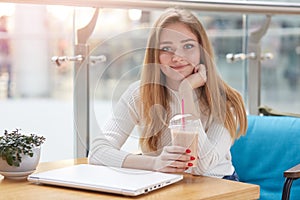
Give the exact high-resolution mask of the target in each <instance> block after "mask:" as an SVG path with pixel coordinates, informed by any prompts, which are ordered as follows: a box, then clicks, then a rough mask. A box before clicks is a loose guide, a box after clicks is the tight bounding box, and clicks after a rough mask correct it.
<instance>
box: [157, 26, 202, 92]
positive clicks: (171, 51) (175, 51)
mask: <svg viewBox="0 0 300 200" xmlns="http://www.w3.org/2000/svg"><path fill="white" fill-rule="evenodd" d="M159 48H160V53H159V61H160V64H161V67H160V68H161V70H162V72H163V73H164V74H165V75H166V80H167V84H171V83H176V82H177V84H178V82H179V83H180V82H181V81H182V80H183V79H184V78H186V77H188V76H189V75H190V74H192V73H193V72H194V68H195V66H196V65H198V64H199V62H200V44H199V43H198V39H197V37H196V35H194V34H193V33H192V32H191V31H190V29H189V28H188V27H187V26H186V25H185V24H183V23H180V22H177V23H174V24H170V25H168V26H166V28H165V29H163V30H162V32H161V35H160V42H159ZM169 86H171V85H169Z"/></svg>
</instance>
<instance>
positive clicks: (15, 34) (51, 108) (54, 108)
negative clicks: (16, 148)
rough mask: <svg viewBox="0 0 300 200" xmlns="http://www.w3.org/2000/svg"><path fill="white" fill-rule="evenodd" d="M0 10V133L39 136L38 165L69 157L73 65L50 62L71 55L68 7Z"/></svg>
mask: <svg viewBox="0 0 300 200" xmlns="http://www.w3.org/2000/svg"><path fill="white" fill-rule="evenodd" d="M0 7H1V9H0V17H1V25H2V27H1V29H0V34H1V35H0V50H1V65H0V66H1V75H0V96H1V97H0V110H1V115H0V121H1V133H0V134H1V135H2V133H3V132H4V130H8V131H12V130H14V129H16V128H18V129H21V131H22V132H23V133H35V134H39V135H43V136H44V137H46V141H45V143H44V144H43V146H42V154H41V161H51V160H58V159H70V158H73V103H72V94H73V82H72V80H73V67H72V65H73V64H72V63H61V65H60V66H59V67H57V66H56V65H55V64H54V63H52V62H51V57H52V56H54V55H59V56H62V55H72V54H73V53H72V52H73V27H72V21H73V20H72V17H73V9H72V8H64V7H50V6H35V5H29V4H27V5H22V4H17V5H16V4H5V3H1V4H0ZM4 18H5V19H6V28H7V31H5V28H4V24H3V23H4V22H3V21H2V20H4ZM6 42H7V43H6ZM7 49H9V53H7V52H8V50H7ZM4 61H7V63H6V64H7V65H5V64H4ZM7 66H8V67H7ZM62 152H63V153H62Z"/></svg>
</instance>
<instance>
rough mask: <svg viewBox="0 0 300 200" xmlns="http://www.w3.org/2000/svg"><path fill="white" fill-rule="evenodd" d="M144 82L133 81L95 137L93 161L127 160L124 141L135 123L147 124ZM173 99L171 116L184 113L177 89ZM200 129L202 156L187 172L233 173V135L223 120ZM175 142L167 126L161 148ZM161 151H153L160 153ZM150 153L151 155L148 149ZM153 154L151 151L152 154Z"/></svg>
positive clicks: (119, 164)
mask: <svg viewBox="0 0 300 200" xmlns="http://www.w3.org/2000/svg"><path fill="white" fill-rule="evenodd" d="M139 87H140V82H139V81H138V82H135V83H133V84H132V85H131V86H130V87H129V88H128V89H127V91H125V93H124V94H123V95H122V97H121V98H120V100H119V102H118V103H117V104H116V106H115V108H114V112H113V113H112V116H111V117H110V118H109V120H108V121H106V123H105V124H104V126H103V127H102V133H99V135H98V136H97V137H96V138H95V139H94V140H93V142H92V145H91V149H90V153H89V163H91V164H97V165H106V166H115V167H122V164H123V161H124V159H125V158H126V156H128V155H129V154H130V152H125V151H122V150H120V149H121V147H122V145H123V144H124V143H125V142H126V140H127V138H128V137H129V136H130V134H131V133H132V130H133V128H134V127H135V126H139V127H140V128H142V127H143V122H142V121H141V119H142V116H141V111H140V100H141V98H140V89H139ZM170 93H171V96H172V99H173V100H172V101H171V102H170V108H171V109H170V110H171V112H172V113H171V114H172V115H171V116H174V115H176V114H179V113H180V108H181V101H179V94H178V92H177V91H170ZM201 122H202V126H203V127H205V126H206V122H207V119H206V118H205V117H201ZM206 129H207V131H206V132H205V131H204V129H203V128H202V130H201V131H200V132H199V137H198V158H199V159H198V160H197V164H196V166H195V167H193V168H190V169H188V170H187V171H186V172H188V173H192V174H195V175H204V176H213V177H218V178H222V177H223V176H226V175H232V174H233V172H234V167H233V165H232V162H231V153H230V147H231V145H232V138H231V136H230V133H229V131H228V130H227V129H226V128H225V127H224V125H223V124H217V123H215V122H212V124H211V125H210V126H209V127H208V128H206ZM166 145H171V133H170V131H169V129H166V130H165V131H164V132H163V134H162V137H161V142H160V144H159V146H158V149H162V147H164V146H166ZM159 153H160V151H157V152H153V153H152V155H153V156H156V155H159ZM147 155H149V154H148V153H147ZM150 155H151V154H150Z"/></svg>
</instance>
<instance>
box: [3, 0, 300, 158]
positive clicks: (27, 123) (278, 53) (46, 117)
mask: <svg viewBox="0 0 300 200" xmlns="http://www.w3.org/2000/svg"><path fill="white" fill-rule="evenodd" d="M270 2H274V1H270ZM286 2H296V3H300V2H299V0H297V1H286ZM94 11H95V9H94V8H86V7H70V6H49V5H48V6H46V5H30V4H26V5H25V4H12V3H0V113H1V115H0V124H1V126H0V128H1V130H0V131H1V132H2V133H4V130H14V129H15V128H20V129H21V130H22V131H23V132H30V133H31V132H32V133H37V134H40V135H44V136H45V137H46V138H47V139H46V143H45V144H44V146H43V149H42V157H41V161H52V160H60V159H67V158H73V157H74V144H73V143H74V101H73V100H74V99H73V95H74V78H76V77H74V62H61V63H60V65H59V66H58V65H57V64H56V63H54V62H52V61H51V58H52V57H53V56H73V55H74V44H75V43H76V30H78V29H79V28H82V27H84V26H85V25H86V24H88V23H89V21H90V20H91V18H92V16H93V14H94ZM160 12H161V10H154V9H147V8H145V9H143V10H138V9H109V8H104V9H101V10H100V13H99V16H98V21H97V24H96V27H95V30H94V32H93V34H92V35H91V37H90V38H89V40H88V42H87V43H88V44H89V45H90V49H91V55H94V56H98V55H105V57H106V59H107V60H106V62H103V63H91V65H90V95H91V96H90V98H91V101H92V102H91V104H92V109H93V111H92V112H93V113H94V114H95V119H94V120H91V121H90V124H91V127H95V126H97V127H98V126H99V127H101V125H102V124H103V122H104V121H105V120H106V119H107V117H108V116H109V114H110V113H111V110H112V109H113V106H114V103H115V102H116V101H117V100H118V99H119V97H120V95H121V94H122V93H123V92H124V91H125V89H126V88H127V87H128V85H129V84H130V83H133V82H134V81H136V80H138V79H139V73H140V68H141V64H142V61H143V55H144V47H145V45H146V41H147V36H148V34H147V33H148V28H149V27H151V25H152V23H153V22H154V20H155V19H156V18H157V17H158V16H159V14H160ZM194 13H196V14H197V15H198V17H199V19H200V20H201V22H202V23H203V24H204V26H205V28H206V30H207V33H208V35H209V38H210V40H211V42H212V44H213V47H214V50H215V56H216V65H217V67H218V70H219V72H220V74H221V76H222V77H223V78H224V80H225V81H227V83H228V84H230V85H231V86H232V87H234V88H236V89H237V90H238V91H239V92H240V93H241V94H242V95H243V97H244V99H245V102H246V104H248V103H249V102H248V99H247V87H251V85H249V86H247V77H248V75H247V73H248V71H247V62H245V61H237V62H229V61H228V60H227V59H226V55H228V54H237V53H241V52H244V50H245V45H247V38H248V35H249V33H250V32H251V31H252V30H255V29H256V28H257V27H260V26H261V24H262V22H263V21H264V20H265V15H263V14H261V15H260V14H244V13H241V14H237V13H225V12H224V13H223V12H217V13H214V12H200V11H198V12H194ZM261 51H262V53H263V54H272V55H273V58H272V59H265V60H263V61H262V65H261V84H262V85H261V104H262V105H267V106H269V107H272V108H274V109H276V110H279V111H282V112H293V113H300V100H299V97H300V17H299V15H296V16H292V15H290V16H288V15H273V16H272V21H271V24H270V27H269V29H268V31H267V33H266V35H265V36H264V37H263V38H262V40H261ZM1 132H0V134H2V133H1ZM91 135H92V137H94V136H95V135H97V132H96V131H93V130H92V131H91ZM130 139H131V141H128V142H127V143H126V145H125V146H124V149H126V150H129V151H134V150H135V149H137V137H135V135H133V136H132V137H131V138H130Z"/></svg>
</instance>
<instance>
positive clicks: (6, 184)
mask: <svg viewBox="0 0 300 200" xmlns="http://www.w3.org/2000/svg"><path fill="white" fill-rule="evenodd" d="M86 162H87V160H86V159H75V160H64V161H57V162H45V163H40V164H39V166H38V168H37V171H38V172H42V171H46V170H50V169H56V168H61V167H66V166H70V165H74V164H82V163H86ZM258 198H259V186H258V185H253V184H246V183H241V182H235V181H228V180H223V179H217V178H211V177H203V176H192V175H184V179H183V180H182V181H180V182H178V183H175V184H173V185H170V186H167V187H165V188H162V189H159V190H156V191H153V192H150V193H148V194H146V195H141V196H138V197H126V196H121V195H114V194H107V193H101V192H93V191H88V190H79V189H70V188H64V187H56V186H49V185H36V184H33V183H30V182H28V181H27V180H21V181H20V180H9V179H4V178H3V177H2V176H1V175H0V200H2V199H3V200H4V199H5V200H11V199H14V200H19V199H20V200H21V199H22V200H36V199H43V200H47V199H51V200H53V199H55V200H60V199H64V200H68V199H70V200H77V199H78V200H79V199H80V200H82V199H84V200H86V199H97V200H99V199H110V200H111V199H145V200H156V199H157V200H161V199H172V200H176V199H178V200H185V199H211V200H215V199H218V200H226V199H228V200H229V199H230V200H232V199H235V200H238V199H241V200H247V199H258Z"/></svg>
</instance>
